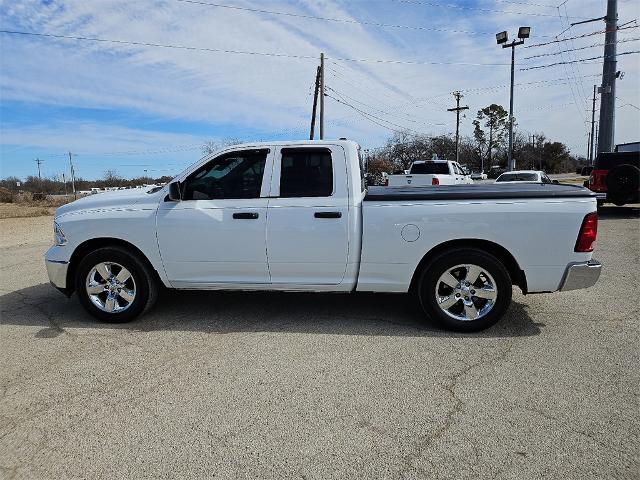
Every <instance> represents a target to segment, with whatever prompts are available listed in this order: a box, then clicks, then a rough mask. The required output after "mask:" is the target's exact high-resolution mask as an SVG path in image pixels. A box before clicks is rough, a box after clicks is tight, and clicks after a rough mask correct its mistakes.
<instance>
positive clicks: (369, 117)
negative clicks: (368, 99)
mask: <svg viewBox="0 0 640 480" xmlns="http://www.w3.org/2000/svg"><path fill="white" fill-rule="evenodd" d="M326 96H327V97H329V98H331V99H333V100H335V101H336V102H338V103H341V104H343V105H346V106H347V107H349V108H351V109H353V110H355V111H356V112H358V113H359V114H360V115H362V116H363V117H364V118H366V119H367V120H369V121H370V122H372V123H375V124H376V125H379V126H381V127H383V128H386V129H387V130H391V131H392V132H396V133H403V132H405V131H411V132H414V133H415V134H417V135H421V133H419V132H417V131H415V130H413V129H410V128H407V127H405V126H402V125H398V124H397V123H393V122H390V121H388V120H385V119H383V118H380V117H377V116H375V115H372V114H370V113H368V112H365V111H363V110H361V109H359V108H358V107H356V106H354V105H351V104H350V103H348V102H346V101H344V100H339V99H337V98H335V97H333V96H331V95H329V94H326ZM379 122H385V123H388V124H389V125H393V126H394V127H398V128H399V129H401V130H398V129H395V128H392V127H389V126H387V125H383V124H382V123H379Z"/></svg>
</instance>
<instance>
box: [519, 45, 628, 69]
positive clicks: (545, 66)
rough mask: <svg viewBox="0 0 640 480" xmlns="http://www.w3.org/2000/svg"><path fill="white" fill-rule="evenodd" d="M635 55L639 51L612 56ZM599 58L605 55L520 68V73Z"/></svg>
mask: <svg viewBox="0 0 640 480" xmlns="http://www.w3.org/2000/svg"><path fill="white" fill-rule="evenodd" d="M637 53H640V50H633V51H631V52H622V53H616V54H615V55H612V56H614V57H620V56H622V55H635V54H637ZM601 58H605V55H599V56H597V57H590V58H581V59H580V60H574V61H569V62H556V63H550V64H548V65H536V66H535V67H527V68H521V69H520V71H525V70H535V69H538V68H547V67H554V66H556V65H568V64H570V63H584V62H588V61H591V60H598V59H601Z"/></svg>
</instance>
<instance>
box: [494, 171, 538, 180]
mask: <svg viewBox="0 0 640 480" xmlns="http://www.w3.org/2000/svg"><path fill="white" fill-rule="evenodd" d="M537 180H538V175H537V174H535V173H503V174H502V175H500V176H499V177H498V179H497V180H496V182H536V181H537Z"/></svg>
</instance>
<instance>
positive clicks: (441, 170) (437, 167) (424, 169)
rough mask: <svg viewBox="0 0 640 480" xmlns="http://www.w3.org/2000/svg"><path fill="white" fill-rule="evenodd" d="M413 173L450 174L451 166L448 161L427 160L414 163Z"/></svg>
mask: <svg viewBox="0 0 640 480" xmlns="http://www.w3.org/2000/svg"><path fill="white" fill-rule="evenodd" d="M410 173H411V174H412V175H413V174H417V175H420V174H428V175H430V174H440V175H449V166H448V165H447V163H446V162H425V163H414V164H413V165H412V166H411V172H410Z"/></svg>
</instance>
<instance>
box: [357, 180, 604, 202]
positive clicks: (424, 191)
mask: <svg viewBox="0 0 640 480" xmlns="http://www.w3.org/2000/svg"><path fill="white" fill-rule="evenodd" d="M595 196H596V194H595V193H593V192H592V191H591V190H589V189H587V188H584V187H582V186H580V185H567V184H554V183H542V184H541V183H520V184H517V183H515V184H514V183H512V184H495V183H489V184H479V185H478V184H476V185H438V186H424V187H409V186H402V187H369V189H368V190H367V194H366V195H365V197H364V201H365V202H371V201H393V200H506V199H510V200H513V199H524V198H579V197H595Z"/></svg>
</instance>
